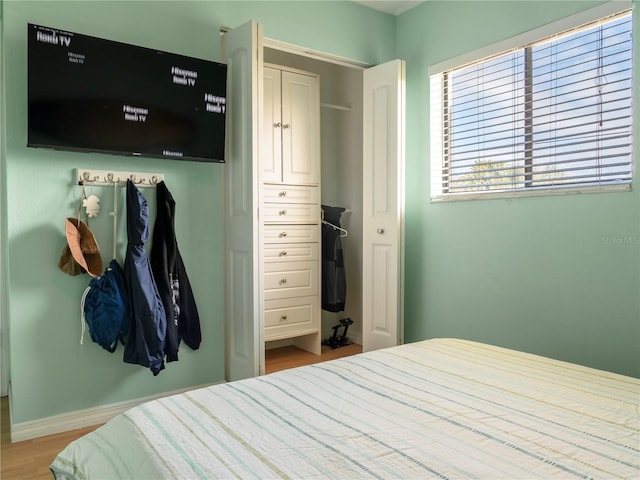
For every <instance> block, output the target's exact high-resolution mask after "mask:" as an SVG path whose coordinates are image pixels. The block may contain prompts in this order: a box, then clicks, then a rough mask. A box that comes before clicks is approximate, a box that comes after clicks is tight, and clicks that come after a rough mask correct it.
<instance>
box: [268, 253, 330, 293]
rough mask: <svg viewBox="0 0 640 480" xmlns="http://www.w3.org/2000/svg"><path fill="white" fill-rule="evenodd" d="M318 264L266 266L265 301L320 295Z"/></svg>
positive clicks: (302, 263)
mask: <svg viewBox="0 0 640 480" xmlns="http://www.w3.org/2000/svg"><path fill="white" fill-rule="evenodd" d="M319 292H320V290H319V279H318V262H317V261H314V262H282V263H265V265H264V299H265V300H276V299H282V298H291V297H304V296H309V295H318V293H319Z"/></svg>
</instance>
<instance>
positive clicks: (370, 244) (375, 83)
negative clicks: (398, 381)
mask: <svg viewBox="0 0 640 480" xmlns="http://www.w3.org/2000/svg"><path fill="white" fill-rule="evenodd" d="M363 92H364V98H363V100H364V104H363V129H364V130H363V139H364V144H363V271H362V278H363V286H362V292H363V293H362V294H363V306H362V323H363V325H362V337H363V338H362V343H363V345H362V347H363V351H369V350H377V349H380V348H386V347H391V346H394V345H397V344H399V343H402V340H403V339H402V330H403V298H402V296H403V294H402V292H403V290H404V289H403V278H404V275H403V270H404V265H403V251H404V249H403V243H404V109H405V64H404V62H403V61H402V60H394V61H392V62H388V63H385V64H382V65H378V66H376V67H373V68H370V69H368V70H365V71H364V84H363Z"/></svg>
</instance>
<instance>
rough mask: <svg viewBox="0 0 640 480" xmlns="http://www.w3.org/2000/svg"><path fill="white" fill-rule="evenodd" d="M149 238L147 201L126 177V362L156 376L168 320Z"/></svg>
mask: <svg viewBox="0 0 640 480" xmlns="http://www.w3.org/2000/svg"><path fill="white" fill-rule="evenodd" d="M148 240H149V209H148V207H147V201H146V200H145V198H144V197H143V196H142V194H141V193H140V191H139V190H138V188H137V187H136V186H135V185H134V184H133V182H132V181H131V180H127V255H126V257H125V260H124V276H125V282H126V285H127V293H128V297H129V325H128V330H127V338H126V342H125V348H124V361H125V362H126V363H135V364H139V365H142V366H144V367H149V368H150V369H151V371H152V372H153V374H154V375H157V374H158V373H160V370H162V369H163V368H164V360H163V358H164V344H165V336H166V330H167V319H166V316H165V311H164V306H163V305H162V301H161V300H160V295H159V294H158V288H157V286H156V282H155V280H154V277H153V273H152V271H151V265H150V264H149V258H148V257H147V252H146V250H145V247H144V246H145V243H147V241H148Z"/></svg>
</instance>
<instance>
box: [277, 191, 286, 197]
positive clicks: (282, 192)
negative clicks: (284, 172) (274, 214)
mask: <svg viewBox="0 0 640 480" xmlns="http://www.w3.org/2000/svg"><path fill="white" fill-rule="evenodd" d="M278 196H280V197H286V196H287V191H286V190H283V191H281V192H279V193H278Z"/></svg>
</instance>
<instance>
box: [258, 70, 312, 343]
mask: <svg viewBox="0 0 640 480" xmlns="http://www.w3.org/2000/svg"><path fill="white" fill-rule="evenodd" d="M263 81H264V83H263V85H264V87H263V88H264V101H263V116H262V117H263V123H262V129H261V131H262V140H261V156H260V172H261V178H260V180H261V189H260V191H261V195H260V197H261V198H260V203H261V204H260V219H261V221H262V223H263V225H262V228H263V235H262V245H261V248H262V259H263V262H264V265H263V272H264V281H263V287H264V340H265V341H267V342H268V341H273V340H283V339H291V338H294V339H302V341H300V342H298V346H301V347H302V348H305V349H307V350H309V351H312V352H314V353H319V351H320V288H321V287H320V285H321V283H320V274H321V273H320V261H321V258H320V91H319V78H318V75H315V74H313V73H307V72H302V71H298V70H294V69H289V68H285V67H279V66H274V65H269V66H265V67H264V74H263Z"/></svg>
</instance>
